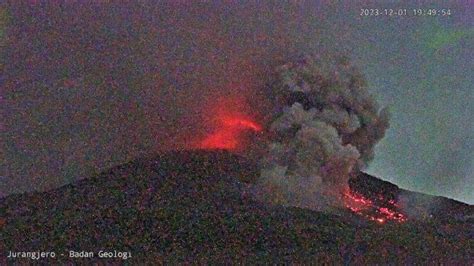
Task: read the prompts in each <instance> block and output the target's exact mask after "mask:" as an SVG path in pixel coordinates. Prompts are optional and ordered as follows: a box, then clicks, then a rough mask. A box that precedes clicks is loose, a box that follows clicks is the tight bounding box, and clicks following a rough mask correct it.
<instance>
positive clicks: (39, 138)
mask: <svg viewBox="0 0 474 266" xmlns="http://www.w3.org/2000/svg"><path fill="white" fill-rule="evenodd" d="M78 2H79V3H72V4H67V5H57V4H52V5H49V6H45V5H33V4H31V5H26V4H13V5H5V4H4V5H1V6H0V8H1V9H0V38H1V41H0V44H1V47H2V48H1V49H2V66H4V67H3V68H4V69H5V71H2V72H4V73H5V74H4V75H2V77H1V80H0V84H1V86H2V90H1V93H2V103H3V102H4V104H2V117H3V118H4V119H3V121H2V129H5V134H4V137H3V138H2V144H3V145H4V148H3V150H4V151H5V158H6V160H5V162H4V163H2V167H1V171H2V173H1V176H2V177H1V178H2V180H1V181H0V194H2V195H5V194H7V193H11V192H17V191H25V190H35V189H39V190H43V189H47V188H51V187H55V186H59V185H61V184H64V183H67V182H70V181H72V180H76V179H80V178H83V177H87V176H90V175H92V174H93V173H95V172H98V171H100V170H103V169H106V168H108V167H110V166H113V165H116V164H118V163H123V162H126V161H128V160H130V159H132V158H135V157H136V156H139V155H141V154H146V153H150V152H154V151H157V150H161V149H170V148H176V147H181V146H183V145H184V144H185V143H187V142H189V141H193V140H194V139H195V138H196V137H199V136H204V135H206V134H208V133H209V132H212V130H213V128H212V123H208V121H207V122H206V114H207V113H208V112H209V110H210V108H212V107H210V106H209V103H212V102H213V99H217V98H219V97H223V96H225V97H237V96H238V97H244V98H248V99H249V100H248V107H245V108H242V109H243V111H242V110H241V111H242V112H244V113H243V114H244V115H248V116H250V117H253V118H255V119H257V120H261V121H262V122H265V121H264V120H265V119H264V117H265V112H266V111H267V110H265V108H266V106H265V99H264V96H263V95H261V93H260V92H261V88H262V86H263V85H264V82H265V81H266V79H267V77H266V76H265V73H267V72H268V69H270V68H271V67H272V65H273V63H274V62H279V61H281V60H284V59H285V58H287V57H288V56H292V55H294V54H297V53H299V52H315V49H316V47H328V48H331V49H334V50H337V51H340V52H344V53H346V54H348V55H349V56H350V57H351V58H352V59H353V60H354V61H355V63H356V64H357V65H358V66H359V67H360V68H361V70H362V72H364V73H365V74H366V77H367V80H368V83H369V86H370V90H371V91H372V92H373V93H374V94H375V96H376V98H377V99H378V100H379V101H380V102H381V105H383V106H385V105H389V106H390V108H391V113H392V120H391V127H390V129H389V130H388V133H387V136H386V137H385V138H384V139H383V140H382V141H381V143H379V145H378V147H377V149H376V152H377V153H376V156H375V160H374V161H373V162H372V164H371V166H370V168H369V172H370V173H373V174H376V175H377V176H380V177H382V178H384V179H386V180H389V181H391V182H393V183H395V184H397V185H399V186H401V187H403V188H406V189H411V190H417V191H422V192H426V193H430V194H437V195H443V196H448V197H452V198H456V199H460V200H463V201H466V202H470V203H474V187H473V186H474V185H473V184H474V176H473V167H474V166H473V164H474V161H473V158H474V156H473V154H472V151H473V150H474V118H473V117H474V116H473V115H472V114H474V104H473V102H474V90H473V87H472V84H474V82H473V81H474V80H473V75H472V73H473V72H474V66H473V62H474V60H473V59H474V56H473V50H472V47H473V44H474V40H473V39H474V27H473V26H474V23H473V18H472V15H471V14H472V11H473V10H472V6H470V5H468V4H467V3H468V2H467V1H465V2H463V1H456V2H454V1H452V2H444V3H443V4H439V5H431V6H429V7H438V8H450V9H451V12H452V16H451V17H449V18H447V17H413V16H407V17H403V18H389V17H377V18H375V17H371V18H363V17H360V16H359V13H360V8H364V7H369V6H367V4H364V5H362V6H361V4H349V5H344V4H339V5H334V4H331V3H330V1H327V2H328V3H324V2H326V1H323V2H321V3H320V4H311V3H310V2H313V1H308V3H307V4H301V3H300V4H273V3H270V2H273V1H268V3H267V4H247V5H246V6H238V5H236V4H234V5H230V4H229V5H227V6H222V5H219V4H211V3H207V4H203V3H201V4H194V5H191V4H188V5H186V4H159V5H158V4H152V2H154V1H141V4H121V5H118V4H115V5H113V4H84V3H83V2H82V1H78ZM347 2H348V3H349V1H347ZM389 2H392V1H389ZM414 7H424V8H428V6H414V5H413V4H403V3H400V2H397V3H396V4H393V3H392V4H384V5H382V6H380V7H378V8H380V9H383V8H407V9H408V11H410V10H411V9H412V8H414Z"/></svg>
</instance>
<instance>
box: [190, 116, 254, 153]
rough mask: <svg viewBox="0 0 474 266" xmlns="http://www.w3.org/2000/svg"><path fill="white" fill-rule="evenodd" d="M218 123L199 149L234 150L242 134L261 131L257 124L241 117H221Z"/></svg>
mask: <svg viewBox="0 0 474 266" xmlns="http://www.w3.org/2000/svg"><path fill="white" fill-rule="evenodd" d="M218 122H219V123H218V124H219V125H218V127H217V130H216V131H215V132H214V133H212V134H211V135H209V136H207V137H206V138H205V139H204V140H203V141H201V142H200V144H199V148H201V149H226V150H234V149H236V148H237V147H238V145H239V140H240V137H241V134H242V133H243V132H245V131H247V130H252V131H255V132H261V131H262V127H261V126H260V125H259V124H257V123H256V122H254V121H252V120H250V119H247V118H243V117H222V118H220V119H218Z"/></svg>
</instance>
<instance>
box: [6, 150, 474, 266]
mask: <svg viewBox="0 0 474 266" xmlns="http://www.w3.org/2000/svg"><path fill="white" fill-rule="evenodd" d="M257 172H258V171H257V168H256V167H254V166H253V165H252V164H251V163H249V162H248V161H246V160H245V159H244V158H241V157H239V156H236V155H233V154H231V153H228V152H224V151H222V152H218V151H212V152H208V151H186V152H173V153H168V154H164V155H156V156H151V157H148V158H141V159H137V160H135V161H132V162H130V163H127V164H124V165H120V166H117V167H115V168H113V169H111V170H109V171H106V172H103V173H102V174H99V175H97V176H95V177H93V178H90V179H85V180H81V181H79V182H77V183H75V184H71V185H67V186H64V187H61V188H58V189H55V190H52V191H48V192H42V193H39V192H36V193H29V194H22V195H11V196H9V197H6V198H3V199H1V200H0V209H2V210H5V212H4V214H3V215H2V217H4V218H2V223H1V225H0V226H1V227H2V228H1V245H2V247H1V250H2V253H3V254H2V261H6V255H7V254H8V252H9V251H38V250H39V251H55V252H56V254H58V255H57V257H56V258H55V259H50V260H51V261H53V260H54V261H56V262H64V261H68V260H71V259H70V258H68V256H67V254H68V252H69V251H70V250H74V251H93V252H95V254H96V256H95V257H94V258H83V259H81V260H82V261H83V262H86V263H90V262H93V261H102V262H111V261H112V259H103V258H98V257H97V253H98V251H100V250H108V251H113V250H116V251H130V252H131V253H132V257H131V258H129V259H128V260H127V261H128V262H130V261H131V262H133V263H137V262H144V261H146V262H171V263H176V262H192V263H196V262H232V261H246V262H261V263H263V262H265V263H268V262H282V261H287V262H288V261H292V262H335V263H338V264H342V263H346V264H347V263H355V264H359V263H385V262H393V263H410V264H411V263H429V262H444V263H458V264H464V265H468V264H472V262H473V261H474V242H473V230H472V229H473V225H474V222H473V218H472V217H473V214H474V210H473V206H470V205H466V204H462V203H459V202H456V201H453V200H449V199H446V198H440V197H428V196H426V195H422V194H418V193H413V192H408V191H404V190H401V189H399V188H398V187H397V186H395V185H393V184H390V183H387V182H383V181H381V180H379V179H377V178H375V177H371V176H369V175H366V174H360V175H359V176H357V177H354V178H353V179H352V180H351V183H350V185H351V188H352V190H353V191H354V193H357V194H358V195H360V196H361V197H364V198H365V199H367V200H369V201H370V202H371V203H372V204H373V205H374V206H378V207H380V206H384V204H389V203H387V202H392V203H393V201H392V200H394V201H397V204H398V203H399V204H401V205H402V206H401V207H400V208H402V209H403V208H405V209H406V210H408V212H409V213H407V217H408V218H407V219H408V220H407V221H406V222H402V223H399V222H387V223H384V224H380V223H377V222H373V221H370V220H368V219H366V217H365V216H363V215H358V214H356V213H353V212H352V211H350V210H349V209H341V210H338V211H332V212H316V211H310V210H304V209H298V208H292V207H282V206H268V205H265V204H262V203H259V202H256V201H254V200H253V199H252V198H251V197H250V196H249V194H247V193H246V192H245V191H247V190H246V189H245V188H246V187H247V183H251V182H253V181H255V179H256V177H257ZM381 196H383V197H381ZM384 197H385V198H384ZM433 202H434V204H433ZM392 203H390V204H392ZM387 206H388V205H387ZM397 206H398V205H397ZM374 208H375V207H374ZM375 209H376V208H375ZM410 213H412V214H410ZM61 253H63V254H65V256H60V255H59V254H61ZM17 260H18V259H17ZM22 260H27V259H22ZM77 260H78V259H76V261H77ZM105 260H107V261H105ZM116 260H120V259H116ZM24 262H25V261H24Z"/></svg>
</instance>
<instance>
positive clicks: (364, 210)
mask: <svg viewBox="0 0 474 266" xmlns="http://www.w3.org/2000/svg"><path fill="white" fill-rule="evenodd" d="M344 197H345V205H346V207H347V208H348V209H350V210H351V211H352V212H354V213H356V214H358V215H361V216H363V217H365V218H367V219H369V220H371V221H376V222H378V223H385V222H386V221H389V220H391V221H396V222H399V223H403V222H406V221H407V218H406V216H405V215H404V214H402V213H400V212H396V211H393V210H391V209H390V208H387V207H380V206H376V205H375V204H374V203H373V202H372V201H371V200H370V199H367V198H365V197H364V196H362V195H359V194H357V193H354V192H352V191H347V192H346V193H344ZM389 204H390V205H391V206H392V207H393V209H397V208H398V206H397V205H396V203H395V201H393V200H390V201H389Z"/></svg>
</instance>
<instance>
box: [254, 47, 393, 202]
mask: <svg viewBox="0 0 474 266" xmlns="http://www.w3.org/2000/svg"><path fill="white" fill-rule="evenodd" d="M270 88H271V91H272V93H274V94H275V95H276V96H275V97H274V101H275V103H276V106H277V107H276V114H275V117H274V119H273V120H272V122H271V124H270V127H269V135H270V143H269V145H268V151H267V156H265V157H264V159H263V162H262V170H261V177H260V182H259V185H260V187H261V188H263V190H264V193H261V195H264V196H263V197H264V198H265V199H264V200H269V201H272V202H274V203H278V204H284V205H292V206H298V207H305V208H313V209H317V208H320V207H325V206H327V205H334V204H337V202H338V201H337V200H334V199H335V198H337V197H338V196H340V195H341V193H342V192H344V190H345V189H346V186H347V181H348V179H349V177H350V174H351V173H352V172H354V171H356V170H360V169H362V168H364V167H365V166H366V165H367V163H368V162H369V161H370V160H371V159H372V158H373V156H374V146H375V144H376V143H377V142H378V141H379V140H380V139H381V138H382V137H383V136H384V133H385V131H386V129H387V128H388V126H389V123H388V120H389V117H388V112H387V109H382V110H379V106H378V105H377V103H376V101H375V100H374V98H373V97H371V95H370V94H369V92H368V90H367V87H366V84H365V81H364V77H363V76H362V74H361V73H359V72H358V71H357V69H356V68H355V67H354V66H353V65H351V63H350V62H349V60H348V59H347V58H345V57H336V56H329V55H324V56H305V57H303V58H302V59H300V60H298V61H295V62H290V63H287V64H284V65H283V66H280V67H279V68H278V69H277V75H276V81H275V82H274V83H272V85H271V86H270Z"/></svg>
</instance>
